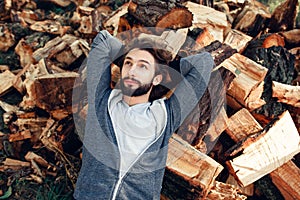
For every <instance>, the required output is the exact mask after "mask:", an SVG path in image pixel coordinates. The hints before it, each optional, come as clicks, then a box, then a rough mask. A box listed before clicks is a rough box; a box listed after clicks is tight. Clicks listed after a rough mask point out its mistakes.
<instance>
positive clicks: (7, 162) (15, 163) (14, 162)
mask: <svg viewBox="0 0 300 200" xmlns="http://www.w3.org/2000/svg"><path fill="white" fill-rule="evenodd" d="M2 163H3V164H4V165H6V166H20V167H30V163H29V162H24V161H20V160H15V159H11V158H6V159H5V160H4V161H3V162H2Z"/></svg>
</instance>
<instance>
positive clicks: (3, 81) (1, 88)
mask: <svg viewBox="0 0 300 200" xmlns="http://www.w3.org/2000/svg"><path fill="white" fill-rule="evenodd" d="M15 80H16V76H15V75H14V74H13V73H12V72H10V71H9V70H6V71H4V72H2V73H0V95H3V94H5V93H6V92H8V90H9V89H11V88H12V87H13V86H14V82H15Z"/></svg>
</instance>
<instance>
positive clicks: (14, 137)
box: [8, 130, 31, 142]
mask: <svg viewBox="0 0 300 200" xmlns="http://www.w3.org/2000/svg"><path fill="white" fill-rule="evenodd" d="M30 138H31V133H30V131H29V130H24V131H20V132H18V133H14V134H9V137H8V141H9V142H15V141H20V140H25V139H30Z"/></svg>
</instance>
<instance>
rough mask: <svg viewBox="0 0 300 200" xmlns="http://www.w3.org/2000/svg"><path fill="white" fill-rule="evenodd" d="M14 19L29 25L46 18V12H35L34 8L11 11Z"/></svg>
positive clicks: (23, 24) (25, 25)
mask: <svg viewBox="0 0 300 200" xmlns="http://www.w3.org/2000/svg"><path fill="white" fill-rule="evenodd" d="M11 15H12V19H13V20H12V21H13V22H19V23H20V24H22V26H24V27H27V26H28V24H29V25H31V24H34V23H35V22H37V21H41V20H43V19H44V18H45V14H44V13H42V12H38V11H36V12H34V11H32V10H22V11H14V10H12V11H11Z"/></svg>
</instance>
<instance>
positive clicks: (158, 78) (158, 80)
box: [152, 74, 163, 86]
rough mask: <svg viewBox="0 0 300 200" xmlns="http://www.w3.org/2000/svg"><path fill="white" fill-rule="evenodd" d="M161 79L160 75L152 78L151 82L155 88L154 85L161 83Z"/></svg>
mask: <svg viewBox="0 0 300 200" xmlns="http://www.w3.org/2000/svg"><path fill="white" fill-rule="evenodd" d="M162 78H163V77H162V75H161V74H158V75H156V76H155V77H154V78H153V81H152V83H153V85H154V86H155V85H158V84H160V83H161V81H162Z"/></svg>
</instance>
